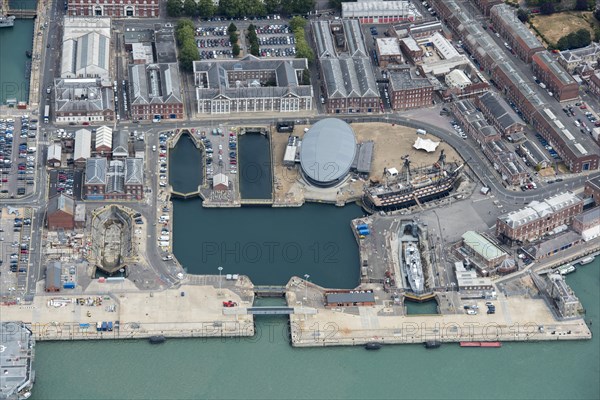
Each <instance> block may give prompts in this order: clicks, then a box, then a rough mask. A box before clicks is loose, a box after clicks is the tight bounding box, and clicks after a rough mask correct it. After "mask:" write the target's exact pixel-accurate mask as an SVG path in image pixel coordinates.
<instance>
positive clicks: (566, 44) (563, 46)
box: [556, 29, 592, 50]
mask: <svg viewBox="0 0 600 400" xmlns="http://www.w3.org/2000/svg"><path fill="white" fill-rule="evenodd" d="M591 42H592V35H591V34H590V32H589V31H588V30H587V29H580V30H578V31H577V32H571V33H569V34H568V35H566V36H563V37H561V38H560V39H559V40H558V43H556V47H557V48H558V49H560V50H569V49H578V48H580V47H585V46H587V45H589V44H590V43H591Z"/></svg>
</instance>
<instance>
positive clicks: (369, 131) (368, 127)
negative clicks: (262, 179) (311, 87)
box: [271, 123, 462, 203]
mask: <svg viewBox="0 0 600 400" xmlns="http://www.w3.org/2000/svg"><path fill="white" fill-rule="evenodd" d="M351 127H352V129H353V130H354V133H355V135H356V140H357V142H365V141H368V140H372V141H374V142H375V147H374V154H373V163H372V165H371V175H370V177H371V178H372V179H374V180H375V179H380V178H381V177H382V176H383V170H384V168H396V169H398V170H399V171H400V170H401V169H402V165H403V160H402V157H404V156H406V155H408V156H410V160H411V161H412V164H411V168H418V167H421V166H430V165H432V164H434V163H435V162H436V161H437V160H438V158H439V156H440V152H441V150H442V149H443V150H444V151H445V153H446V161H447V162H452V161H454V162H457V161H461V160H462V159H461V158H460V156H459V155H458V153H457V152H456V151H455V150H454V149H453V148H452V147H450V146H449V145H448V144H447V143H444V142H441V143H440V144H439V146H438V147H437V149H436V150H435V151H434V152H432V153H426V152H425V151H424V150H416V149H414V148H413V147H412V146H413V144H414V142H415V140H416V139H417V137H421V138H423V139H431V140H434V141H436V142H438V141H440V139H438V138H437V137H435V136H433V135H431V134H427V135H424V136H417V134H416V131H415V129H413V128H407V127H405V126H400V125H395V126H392V125H391V124H384V123H358V124H352V125H351ZM304 128H310V126H304V125H297V126H296V127H295V129H294V135H297V136H299V137H300V138H302V137H303V136H304ZM287 142H288V135H287V134H285V133H277V132H273V134H272V135H271V146H272V151H273V161H274V164H275V168H274V172H275V180H276V183H275V201H276V202H282V203H295V202H302V201H303V200H304V198H305V197H307V198H309V199H314V198H315V196H317V197H318V196H320V195H323V196H324V197H318V199H320V200H324V201H325V200H329V201H336V202H340V203H343V202H346V201H349V200H351V199H353V198H357V197H358V196H360V193H362V188H363V186H364V185H365V182H364V181H361V180H356V181H354V182H352V181H350V180H349V181H347V183H346V184H345V185H343V186H342V188H340V189H339V190H337V189H333V190H322V189H319V190H318V192H314V191H313V190H311V188H309V187H305V186H304V185H301V184H299V172H298V171H299V166H298V165H297V166H295V167H293V168H291V169H289V168H288V167H285V166H283V163H282V160H283V156H284V153H285V147H286V145H287ZM307 191H308V192H310V193H306V192H307ZM313 192H314V193H313ZM325 192H327V193H325Z"/></svg>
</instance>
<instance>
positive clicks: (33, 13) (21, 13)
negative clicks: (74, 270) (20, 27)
mask: <svg viewBox="0 0 600 400" xmlns="http://www.w3.org/2000/svg"><path fill="white" fill-rule="evenodd" d="M6 14H7V15H14V16H15V17H17V19H33V18H35V17H37V10H27V9H19V8H17V9H7V10H6Z"/></svg>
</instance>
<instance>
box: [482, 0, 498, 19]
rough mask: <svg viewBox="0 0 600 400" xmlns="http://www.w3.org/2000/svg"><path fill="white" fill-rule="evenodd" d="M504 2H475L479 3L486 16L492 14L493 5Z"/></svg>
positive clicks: (496, 0) (486, 0) (487, 0)
mask: <svg viewBox="0 0 600 400" xmlns="http://www.w3.org/2000/svg"><path fill="white" fill-rule="evenodd" d="M502 3H503V1H502V0H475V4H477V7H479V9H480V10H481V12H482V13H483V15H485V16H489V15H490V10H491V9H492V7H494V6H495V5H496V4H502Z"/></svg>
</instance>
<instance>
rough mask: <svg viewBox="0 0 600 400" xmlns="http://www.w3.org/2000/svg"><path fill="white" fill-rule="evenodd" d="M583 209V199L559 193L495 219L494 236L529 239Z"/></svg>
mask: <svg viewBox="0 0 600 400" xmlns="http://www.w3.org/2000/svg"><path fill="white" fill-rule="evenodd" d="M582 210H583V200H581V199H580V198H579V197H577V196H576V195H575V194H573V193H570V192H566V193H560V194H557V195H556V196H553V197H551V198H549V199H546V200H544V201H541V202H539V201H532V202H531V203H529V205H527V207H525V208H522V209H520V210H517V211H513V212H511V213H508V214H505V215H502V216H500V217H498V219H497V220H496V236H498V237H499V238H501V239H503V240H505V241H512V242H521V243H524V242H531V241H534V240H536V239H539V238H540V237H542V236H544V235H545V234H548V233H551V232H552V230H554V229H555V228H557V227H559V226H561V225H570V224H571V220H572V219H573V217H575V216H576V215H579V214H581V211H582Z"/></svg>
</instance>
